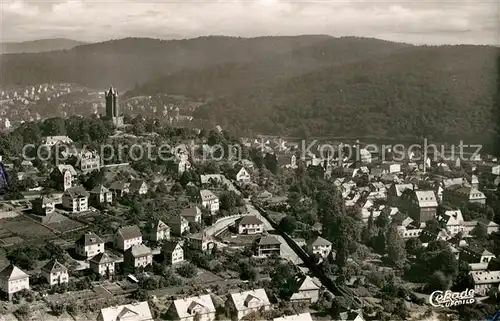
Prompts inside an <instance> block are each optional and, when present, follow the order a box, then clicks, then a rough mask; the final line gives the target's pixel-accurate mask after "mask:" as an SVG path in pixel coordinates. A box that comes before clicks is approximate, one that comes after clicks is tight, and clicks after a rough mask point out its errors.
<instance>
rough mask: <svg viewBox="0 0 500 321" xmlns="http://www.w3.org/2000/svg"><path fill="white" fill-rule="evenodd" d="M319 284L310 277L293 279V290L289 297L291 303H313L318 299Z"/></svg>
mask: <svg viewBox="0 0 500 321" xmlns="http://www.w3.org/2000/svg"><path fill="white" fill-rule="evenodd" d="M320 284H321V283H319V281H318V280H315V279H313V278H311V277H310V276H303V275H302V276H298V277H297V278H296V279H295V290H294V292H293V294H292V296H291V297H290V301H292V302H297V301H299V302H307V303H309V304H311V303H315V302H317V301H318V299H319V290H320V288H321V286H320Z"/></svg>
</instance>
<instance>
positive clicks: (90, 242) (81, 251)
mask: <svg viewBox="0 0 500 321" xmlns="http://www.w3.org/2000/svg"><path fill="white" fill-rule="evenodd" d="M75 251H76V253H77V254H78V255H81V256H84V257H86V258H91V257H93V256H96V255H97V254H100V253H104V241H103V240H101V238H100V237H99V236H97V235H96V234H94V233H93V232H87V233H85V234H84V235H82V236H81V237H80V238H79V239H78V240H77V241H76V248H75Z"/></svg>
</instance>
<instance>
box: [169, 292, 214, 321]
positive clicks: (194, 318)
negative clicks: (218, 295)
mask: <svg viewBox="0 0 500 321" xmlns="http://www.w3.org/2000/svg"><path fill="white" fill-rule="evenodd" d="M215 314H216V311H215V306H214V303H213V301H212V298H211V297H210V295H209V294H205V295H200V296H195V297H189V298H184V299H177V300H174V302H173V303H172V304H171V305H170V308H169V309H168V311H167V315H168V319H169V320H179V321H214V320H215Z"/></svg>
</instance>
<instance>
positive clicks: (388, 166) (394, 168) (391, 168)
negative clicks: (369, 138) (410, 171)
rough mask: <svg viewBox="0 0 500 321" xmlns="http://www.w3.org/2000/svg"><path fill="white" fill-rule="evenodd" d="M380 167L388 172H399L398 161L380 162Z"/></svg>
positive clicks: (399, 165)
mask: <svg viewBox="0 0 500 321" xmlns="http://www.w3.org/2000/svg"><path fill="white" fill-rule="evenodd" d="M381 167H382V168H383V169H384V170H385V171H386V172H387V173H389V174H394V173H400V172H401V164H400V163H393V162H384V163H382V165H381Z"/></svg>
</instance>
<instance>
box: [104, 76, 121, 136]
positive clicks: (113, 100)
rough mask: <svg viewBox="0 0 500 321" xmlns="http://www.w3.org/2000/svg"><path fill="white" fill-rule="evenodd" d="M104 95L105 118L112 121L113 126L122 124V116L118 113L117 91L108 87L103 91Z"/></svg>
mask: <svg viewBox="0 0 500 321" xmlns="http://www.w3.org/2000/svg"><path fill="white" fill-rule="evenodd" d="M105 97H106V118H107V119H109V120H111V121H112V122H113V125H114V126H115V127H122V126H123V116H122V115H121V114H120V108H119V106H118V99H117V98H118V93H117V92H116V90H115V89H114V88H113V86H111V87H109V90H108V91H107V92H106V93H105Z"/></svg>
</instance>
